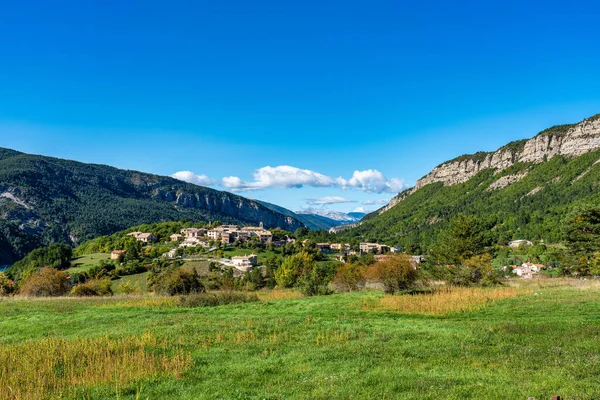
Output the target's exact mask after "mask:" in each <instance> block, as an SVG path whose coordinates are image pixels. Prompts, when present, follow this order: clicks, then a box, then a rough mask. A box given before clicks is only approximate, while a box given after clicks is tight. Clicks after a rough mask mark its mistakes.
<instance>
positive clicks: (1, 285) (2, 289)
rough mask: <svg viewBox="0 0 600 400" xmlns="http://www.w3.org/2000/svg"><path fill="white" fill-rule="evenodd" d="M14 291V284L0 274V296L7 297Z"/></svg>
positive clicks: (4, 275)
mask: <svg viewBox="0 0 600 400" xmlns="http://www.w3.org/2000/svg"><path fill="white" fill-rule="evenodd" d="M14 290H15V283H14V282H13V281H11V280H10V279H8V276H6V274H4V273H3V272H0V296H7V295H9V294H11V293H12V292H13V291H14Z"/></svg>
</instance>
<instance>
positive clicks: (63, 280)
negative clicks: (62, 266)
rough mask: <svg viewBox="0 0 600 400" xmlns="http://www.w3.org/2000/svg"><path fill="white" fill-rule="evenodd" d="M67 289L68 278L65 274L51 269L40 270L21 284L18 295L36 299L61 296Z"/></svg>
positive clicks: (68, 287)
mask: <svg viewBox="0 0 600 400" xmlns="http://www.w3.org/2000/svg"><path fill="white" fill-rule="evenodd" d="M69 289H70V286H69V277H68V276H67V274H66V273H64V272H63V271H58V270H56V269H53V268H42V269H41V270H39V271H38V272H36V273H34V274H32V275H31V276H30V277H29V278H28V279H27V280H26V281H25V282H23V284H22V285H21V288H20V290H19V293H20V294H22V295H25V296H36V297H49V296H63V295H65V294H67V293H68V292H69Z"/></svg>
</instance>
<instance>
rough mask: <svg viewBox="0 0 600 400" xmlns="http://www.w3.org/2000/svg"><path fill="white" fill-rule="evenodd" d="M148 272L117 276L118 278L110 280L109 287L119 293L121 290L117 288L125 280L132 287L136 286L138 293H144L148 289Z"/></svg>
mask: <svg viewBox="0 0 600 400" xmlns="http://www.w3.org/2000/svg"><path fill="white" fill-rule="evenodd" d="M148 274H149V272H142V273H141V274H135V275H126V276H122V277H119V278H118V279H115V280H114V281H112V286H111V288H112V290H113V292H114V293H115V294H121V291H120V290H119V285H121V284H123V283H125V282H130V283H131V285H132V286H133V287H136V288H137V289H138V291H139V292H140V293H145V292H147V291H148V283H147V278H148Z"/></svg>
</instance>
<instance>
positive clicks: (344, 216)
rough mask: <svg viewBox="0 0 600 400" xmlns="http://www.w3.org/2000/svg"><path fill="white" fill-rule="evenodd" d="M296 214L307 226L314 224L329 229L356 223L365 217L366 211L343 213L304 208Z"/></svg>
mask: <svg viewBox="0 0 600 400" xmlns="http://www.w3.org/2000/svg"><path fill="white" fill-rule="evenodd" d="M296 215H297V216H298V218H299V219H300V221H303V222H304V223H305V224H306V226H309V224H310V225H314V226H317V227H318V228H316V229H324V230H328V229H329V228H333V227H335V226H340V225H348V224H354V223H356V222H358V221H360V220H361V218H362V217H364V215H365V214H364V213H343V212H340V211H332V210H303V211H296Z"/></svg>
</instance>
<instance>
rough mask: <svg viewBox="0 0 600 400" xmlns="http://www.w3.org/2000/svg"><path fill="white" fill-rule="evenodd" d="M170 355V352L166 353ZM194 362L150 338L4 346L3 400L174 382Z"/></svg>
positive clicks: (0, 367)
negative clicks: (153, 380) (152, 379)
mask: <svg viewBox="0 0 600 400" xmlns="http://www.w3.org/2000/svg"><path fill="white" fill-rule="evenodd" d="M167 351H168V352H167ZM190 364H191V357H190V356H189V355H188V354H187V353H185V352H183V350H182V349H179V348H177V347H176V346H174V345H173V344H172V343H168V342H166V341H164V340H159V339H157V338H156V337H154V336H153V335H151V334H144V335H142V336H139V337H138V336H128V337H122V338H118V339H115V338H110V337H101V338H95V339H75V340H66V339H63V338H47V339H44V340H40V341H29V342H23V343H16V344H2V345H0V399H2V400H4V399H7V400H8V399H10V400H18V399H43V398H60V397H63V396H64V395H72V394H74V393H80V390H82V389H84V388H91V387H95V386H99V385H110V386H112V387H119V386H121V387H122V386H123V385H127V384H130V383H132V382H136V381H139V380H140V379H142V378H145V377H149V376H158V375H165V374H170V375H174V376H176V377H179V375H180V374H181V373H182V372H183V371H185V370H186V369H187V368H188V367H189V366H190Z"/></svg>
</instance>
